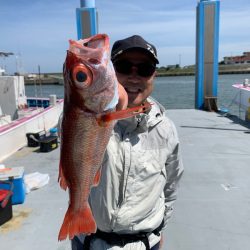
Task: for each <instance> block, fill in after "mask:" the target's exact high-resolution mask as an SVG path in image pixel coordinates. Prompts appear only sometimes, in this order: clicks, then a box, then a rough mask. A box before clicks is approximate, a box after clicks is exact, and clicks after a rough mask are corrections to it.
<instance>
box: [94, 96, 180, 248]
mask: <svg viewBox="0 0 250 250" xmlns="http://www.w3.org/2000/svg"><path fill="white" fill-rule="evenodd" d="M148 101H149V102H150V103H153V105H152V108H151V110H150V112H149V113H148V114H140V115H137V116H136V117H133V118H129V119H125V120H120V121H118V122H117V124H116V125H115V128H114V130H113V133H112V136H111V138H110V141H109V144H108V147H107V150H106V153H105V156H104V161H103V165H102V175H101V180H100V183H99V185H98V186H97V187H95V188H92V190H91V195H90V204H91V208H92V212H93V215H94V217H95V220H96V223H97V226H98V228H99V229H100V230H101V231H104V232H116V233H120V234H136V233H138V232H152V231H153V230H154V229H155V228H157V227H158V226H159V225H160V224H161V222H162V220H164V228H165V227H166V225H167V221H168V219H169V218H170V216H171V213H172V210H173V203H174V201H175V200H176V188H177V184H178V182H179V179H180V177H181V175H182V172H183V166H182V163H181V160H180V156H179V140H178V136H177V132H176V129H175V126H174V124H173V123H172V121H171V120H170V119H168V118H167V117H166V115H165V109H164V108H163V107H162V106H161V105H160V104H159V103H158V102H156V101H155V100H153V99H152V98H149V99H148ZM159 240H160V237H159V236H157V235H154V234H151V235H150V237H149V243H150V246H151V247H152V246H154V245H155V244H156V243H157V242H159ZM91 249H100V250H102V249H103V250H104V249H114V250H115V249H121V248H120V247H115V246H113V247H111V246H108V245H107V243H106V242H104V241H102V240H100V239H96V240H94V241H93V242H92V243H91ZM123 249H133V250H142V249H145V245H144V244H143V243H141V242H136V243H130V244H127V245H126V246H125V247H124V248H123Z"/></svg>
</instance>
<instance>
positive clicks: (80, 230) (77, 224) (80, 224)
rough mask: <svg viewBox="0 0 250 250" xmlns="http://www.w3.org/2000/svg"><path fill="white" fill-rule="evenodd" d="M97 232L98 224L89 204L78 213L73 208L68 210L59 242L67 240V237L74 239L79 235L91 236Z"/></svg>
mask: <svg viewBox="0 0 250 250" xmlns="http://www.w3.org/2000/svg"><path fill="white" fill-rule="evenodd" d="M95 232H96V223H95V220H94V217H93V215H92V212H91V209H90V207H89V204H88V203H87V206H85V207H84V208H82V209H79V210H78V211H73V209H71V206H70V207H69V208H68V210H67V212H66V214H65V217H64V221H63V224H62V226H61V229H60V232H59V235H58V240H59V241H61V240H65V239H66V238H67V236H69V239H73V238H74V236H76V235H79V234H91V233H95Z"/></svg>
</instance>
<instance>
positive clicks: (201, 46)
mask: <svg viewBox="0 0 250 250" xmlns="http://www.w3.org/2000/svg"><path fill="white" fill-rule="evenodd" d="M219 13H220V1H219V0H200V1H199V2H198V5H197V9H196V79H195V108H196V109H207V107H206V106H207V102H210V100H212V101H214V102H215V104H216V100H217V81H218V47H219ZM209 105H210V103H209Z"/></svg>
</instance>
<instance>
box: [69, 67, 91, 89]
mask: <svg viewBox="0 0 250 250" xmlns="http://www.w3.org/2000/svg"><path fill="white" fill-rule="evenodd" d="M72 78H73V79H72V80H73V81H74V82H75V84H76V85H77V86H78V87H80V88H85V87H88V86H89V85H90V84H91V83H92V80H93V75H92V72H91V70H90V69H89V68H88V67H86V66H85V65H84V64H79V65H76V66H75V67H74V68H73V71H72Z"/></svg>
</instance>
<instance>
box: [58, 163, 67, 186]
mask: <svg viewBox="0 0 250 250" xmlns="http://www.w3.org/2000/svg"><path fill="white" fill-rule="evenodd" d="M58 182H59V184H60V187H61V188H62V189H64V190H65V191H66V189H67V187H68V185H67V182H66V179H65V177H64V174H63V171H62V164H61V162H60V164H59V176H58Z"/></svg>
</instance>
